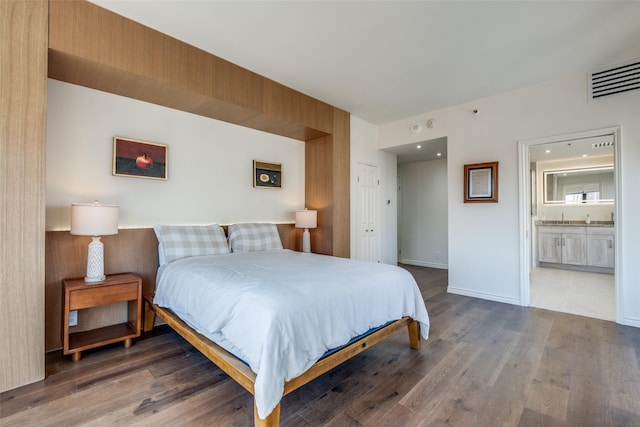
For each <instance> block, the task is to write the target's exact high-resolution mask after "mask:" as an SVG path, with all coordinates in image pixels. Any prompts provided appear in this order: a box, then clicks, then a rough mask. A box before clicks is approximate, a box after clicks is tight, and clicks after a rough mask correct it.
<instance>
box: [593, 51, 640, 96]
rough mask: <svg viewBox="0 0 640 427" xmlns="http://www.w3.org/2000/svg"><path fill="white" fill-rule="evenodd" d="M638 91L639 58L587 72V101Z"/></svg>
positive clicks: (639, 83)
mask: <svg viewBox="0 0 640 427" xmlns="http://www.w3.org/2000/svg"><path fill="white" fill-rule="evenodd" d="M638 89H640V58H639V59H634V60H631V61H629V62H625V63H622V64H616V65H612V66H608V67H604V68H599V69H597V70H593V71H590V72H589V100H592V99H598V98H603V97H605V96H609V95H615V94H617V93H623V92H629V91H632V90H638Z"/></svg>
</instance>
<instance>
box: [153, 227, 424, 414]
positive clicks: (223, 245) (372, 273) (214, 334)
mask: <svg viewBox="0 0 640 427" xmlns="http://www.w3.org/2000/svg"><path fill="white" fill-rule="evenodd" d="M155 231H156V235H157V237H158V241H159V246H158V251H159V259H160V264H161V265H160V267H159V269H158V275H157V280H156V290H155V295H154V296H153V297H147V305H148V308H149V309H150V310H151V312H153V313H155V314H157V315H159V316H160V317H161V318H162V319H163V320H165V322H167V324H169V326H171V327H172V328H173V329H175V330H176V331H177V332H178V333H180V334H181V335H182V336H183V337H184V338H185V339H187V341H189V342H190V343H191V344H192V345H194V346H195V347H196V348H198V350H200V351H201V352H202V353H203V354H204V355H205V356H206V357H208V358H209V359H210V360H211V361H212V362H214V363H215V364H216V365H217V366H219V367H220V368H221V369H222V370H223V371H225V372H226V373H227V374H229V375H230V376H231V377H232V378H233V379H234V380H236V381H237V382H238V383H239V384H240V385H242V386H243V387H244V388H245V389H246V390H248V391H249V392H251V393H252V394H253V395H254V402H255V404H254V409H255V410H254V414H255V415H254V420H255V424H256V425H262V426H267V425H269V426H271V425H274V426H275V425H278V423H279V414H280V403H279V402H280V399H281V398H282V396H284V395H285V394H288V393H289V392H291V391H293V390H295V389H296V388H298V387H300V386H302V385H304V384H305V383H307V382H308V381H311V380H312V379H314V378H316V377H318V376H319V375H321V374H323V373H324V372H327V371H328V370H330V369H332V368H333V367H335V366H337V365H338V364H340V363H342V362H343V361H344V360H347V359H349V358H350V357H353V356H354V355H356V354H358V353H360V352H362V351H364V350H365V349H366V348H368V347H369V346H371V345H374V344H376V343H377V342H379V341H381V340H382V339H384V338H385V337H387V336H389V335H391V334H392V333H394V332H395V331H397V330H398V329H400V328H404V327H407V328H408V330H409V336H410V339H409V341H410V345H411V347H412V348H419V345H420V336H422V337H423V338H425V339H426V338H427V337H428V333H429V318H428V314H427V310H426V308H425V305H424V301H423V300H422V296H421V294H420V292H419V290H418V287H417V285H416V283H415V280H414V279H413V277H412V276H411V275H410V274H409V273H408V272H407V271H406V270H404V269H401V268H399V267H396V266H390V265H385V264H376V263H369V262H364V261H356V260H348V259H343V258H336V257H330V256H324V255H316V254H309V253H301V252H295V251H291V250H287V249H283V248H282V244H281V242H280V239H279V236H278V232H277V228H276V227H275V226H274V225H272V224H234V225H231V226H229V232H228V234H229V237H228V241H227V237H226V235H225V233H224V230H222V228H221V227H219V226H217V225H210V226H156V227H155ZM149 321H150V318H149V317H148V318H147V323H148V322H149Z"/></svg>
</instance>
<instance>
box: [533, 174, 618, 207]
mask: <svg viewBox="0 0 640 427" xmlns="http://www.w3.org/2000/svg"><path fill="white" fill-rule="evenodd" d="M543 184H544V200H543V201H544V203H547V204H578V203H613V201H614V193H615V185H614V178H613V166H605V167H597V168H586V169H565V170H555V171H545V172H543Z"/></svg>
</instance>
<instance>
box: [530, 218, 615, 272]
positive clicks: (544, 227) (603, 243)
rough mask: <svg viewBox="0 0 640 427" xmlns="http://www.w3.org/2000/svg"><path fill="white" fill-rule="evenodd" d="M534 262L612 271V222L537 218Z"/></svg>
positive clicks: (547, 265) (578, 268) (560, 266)
mask: <svg viewBox="0 0 640 427" xmlns="http://www.w3.org/2000/svg"><path fill="white" fill-rule="evenodd" d="M536 226H537V230H538V265H540V266H542V267H558V268H569V269H573V270H584V271H592V272H600V273H613V272H614V266H615V263H614V259H615V258H614V240H613V239H614V228H613V222H609V221H595V222H592V223H590V224H586V223H585V222H583V221H537V222H536Z"/></svg>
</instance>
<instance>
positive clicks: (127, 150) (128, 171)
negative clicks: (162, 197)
mask: <svg viewBox="0 0 640 427" xmlns="http://www.w3.org/2000/svg"><path fill="white" fill-rule="evenodd" d="M167 150H168V146H167V145H165V144H157V143H155V142H147V141H140V140H137V139H131V138H123V137H121V136H114V137H113V175H114V176H124V177H132V178H148V179H159V180H165V181H166V180H167V179H168V174H167V170H168V168H167V162H168V153H167Z"/></svg>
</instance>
